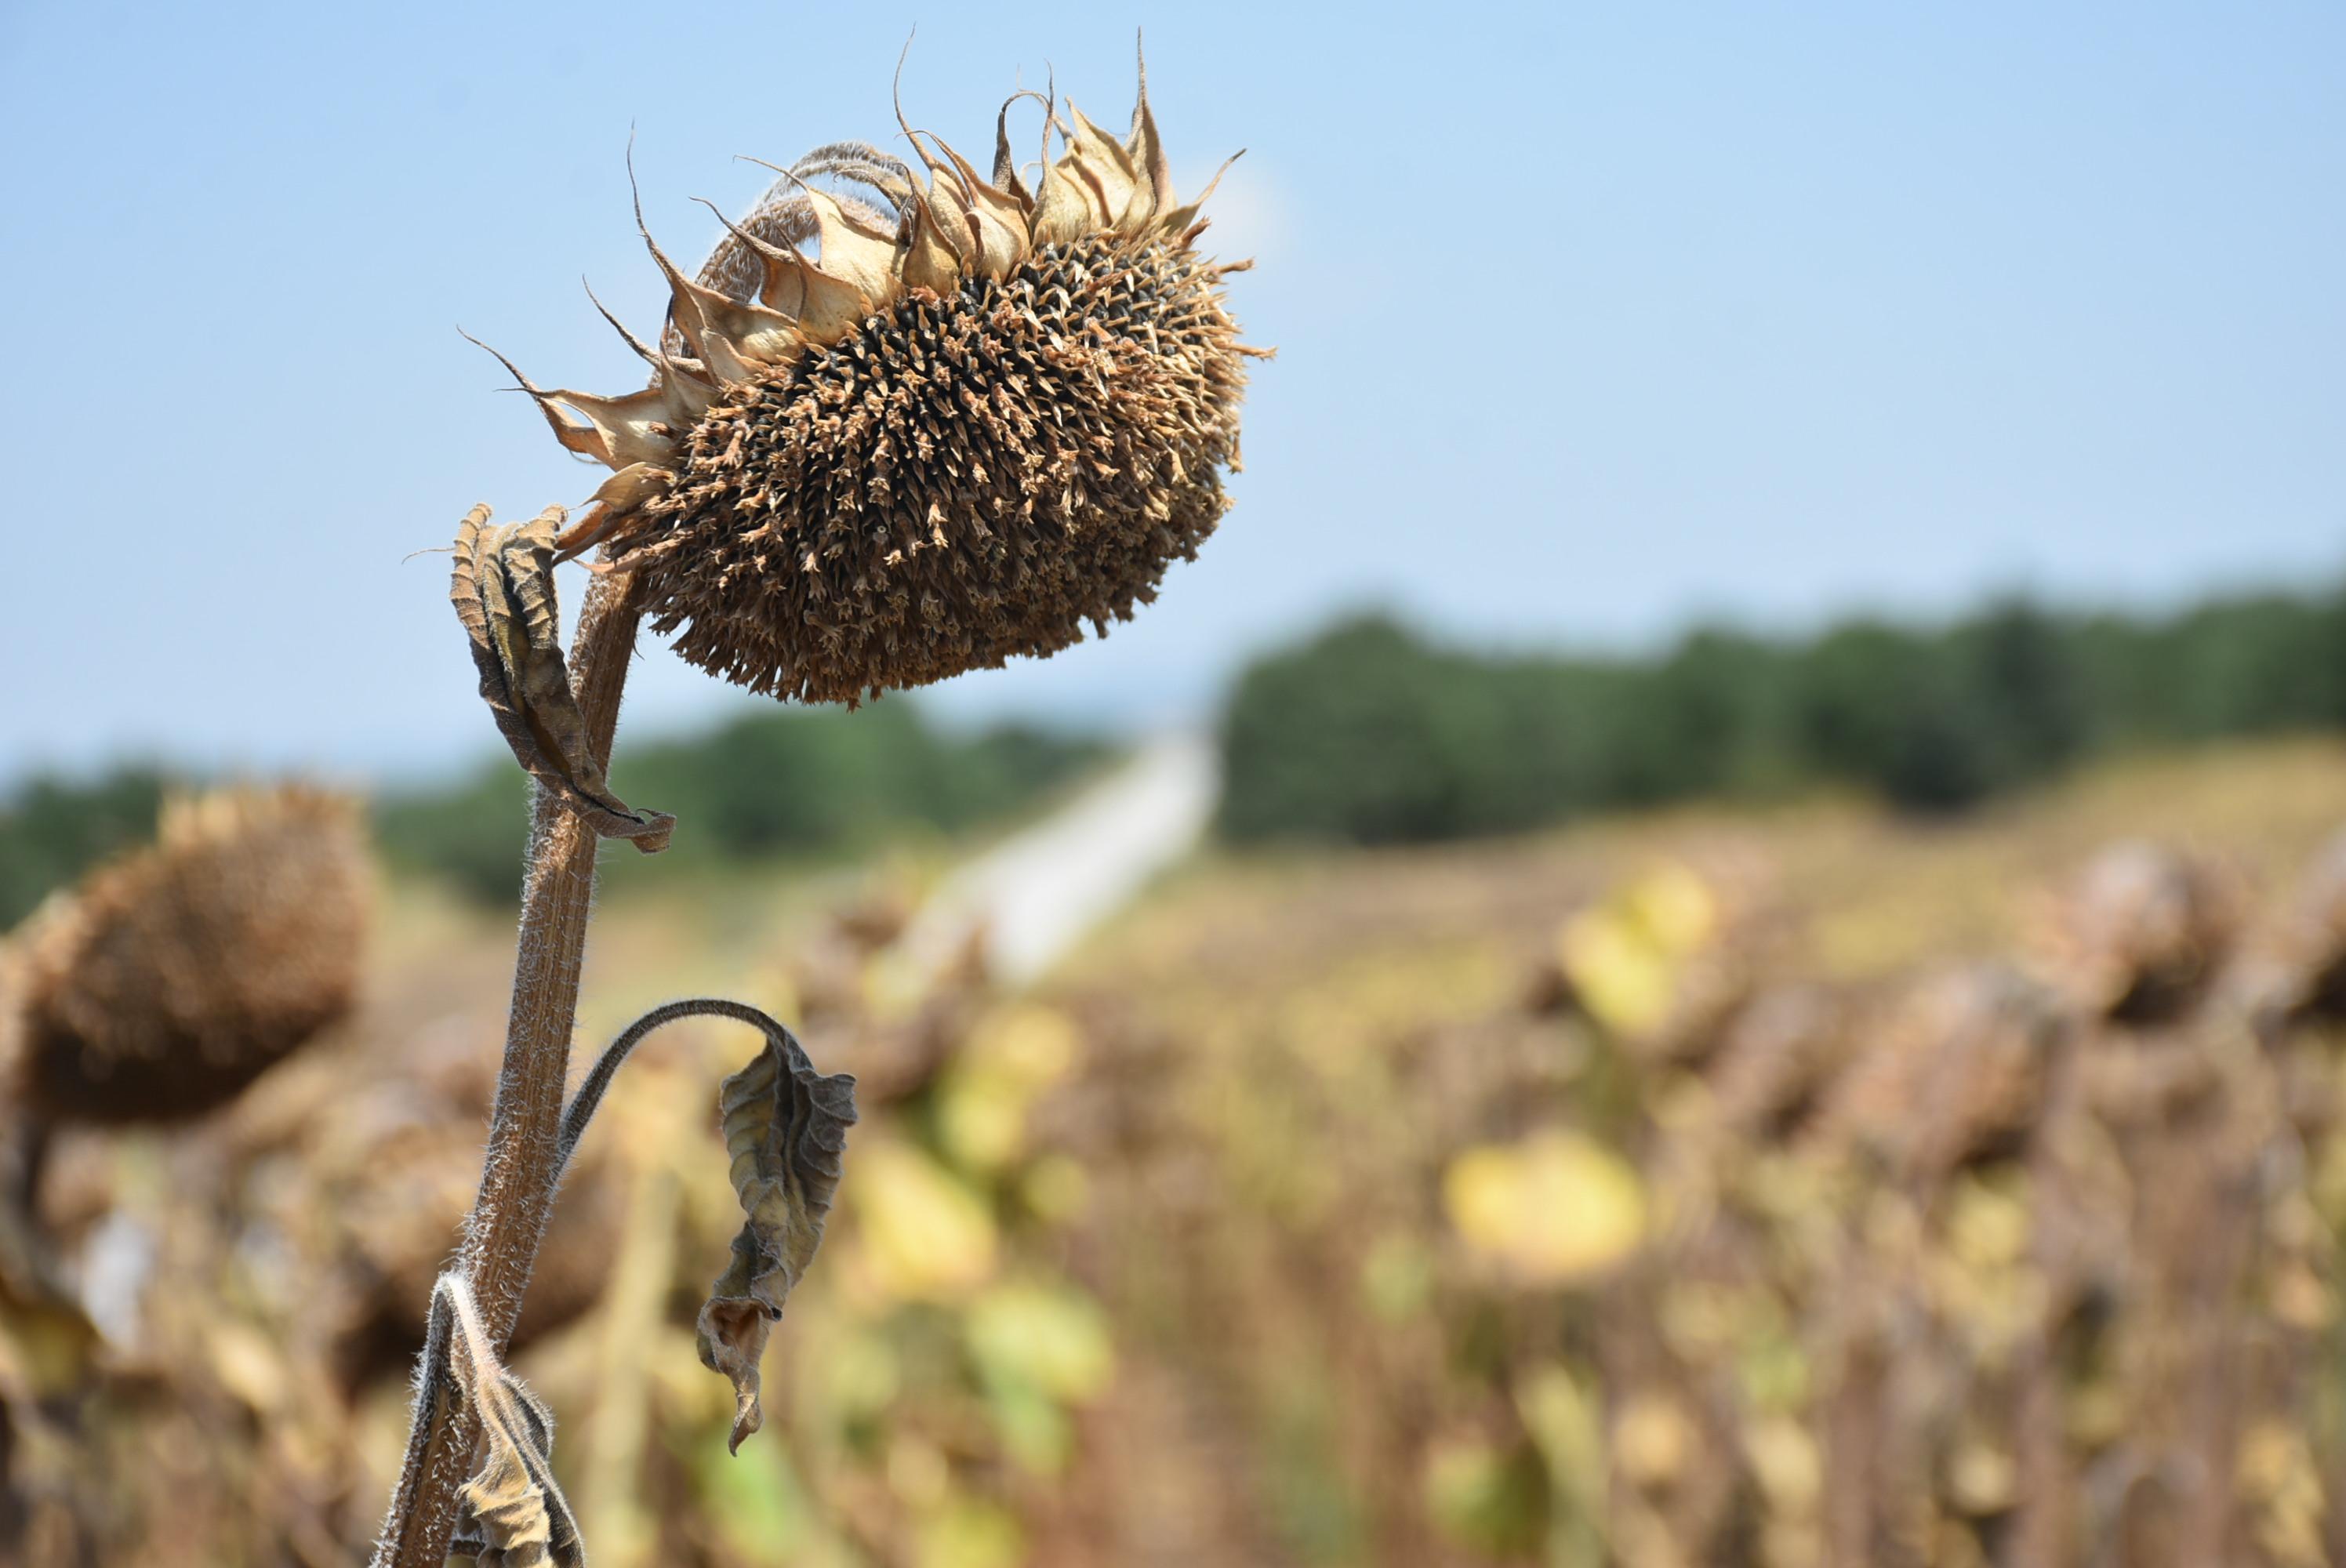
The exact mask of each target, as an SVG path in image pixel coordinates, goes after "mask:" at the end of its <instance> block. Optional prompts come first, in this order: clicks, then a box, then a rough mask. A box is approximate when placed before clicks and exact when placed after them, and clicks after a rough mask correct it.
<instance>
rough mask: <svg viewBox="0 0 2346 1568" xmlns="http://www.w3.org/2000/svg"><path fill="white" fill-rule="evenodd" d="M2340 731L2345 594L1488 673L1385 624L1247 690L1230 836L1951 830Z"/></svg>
mask: <svg viewBox="0 0 2346 1568" xmlns="http://www.w3.org/2000/svg"><path fill="white" fill-rule="evenodd" d="M2341 727H2346V591H2340V590H2332V591H2329V592H2326V593H2322V594H2320V595H2306V596H2291V595H2283V594H2265V595H2257V596H2239V597H2233V598H2227V599H2221V600H2216V601H2211V602H2209V603H2207V604H2205V605H2202V606H2198V607H2197V608H2194V609H2191V610H2188V611H2187V612H2184V613H2180V614H2176V615H2171V616H2134V615H2121V614H2108V613H2101V614H2092V613H2078V612H2064V611H2056V610H2053V609H2049V608H2046V607H2045V606H2042V605H2039V604H2036V603H2034V602H2031V601H2029V600H2027V599H2025V598H2008V599H2004V600H2001V601H1999V602H1997V603H1994V604H1993V605H1991V606H1987V607H1986V608H1984V609H1983V610H1981V611H1980V612H1979V613H1977V614H1974V615H1972V616H1966V617H1964V618H1963V619H1960V620H1956V621H1953V622H1952V623H1949V624H1944V625H1939V626H1912V625H1901V624H1894V623H1892V622H1888V621H1884V620H1881V619H1873V618H1863V619H1854V620H1850V621H1846V622H1843V623H1841V624H1839V625H1837V626H1832V627H1831V628H1830V629H1828V630H1826V631H1824V632H1822V633H1821V634H1819V635H1816V636H1808V637H1767V636H1754V635H1750V634H1749V633H1745V632H1739V631H1737V630H1733V629H1729V628H1726V627H1720V626H1708V627H1704V628H1702V629H1698V630H1697V631H1695V632H1693V633H1691V634H1690V635H1688V636H1685V637H1684V638H1682V639H1681V640H1679V641H1678V643H1677V644H1676V645H1675V646H1674V647H1671V648H1669V649H1668V651H1667V652H1665V653H1663V654H1662V655H1660V656H1658V657H1651V658H1591V657H1566V656H1560V655H1536V656H1525V655H1493V654H1481V653H1475V652H1471V651H1466V650H1463V649H1460V648H1457V647H1449V646H1445V645H1443V644H1441V643H1439V642H1436V641H1433V640H1432V639H1429V638H1427V637H1426V636H1423V635H1421V634H1419V633H1417V632H1415V631H1413V630H1412V629H1410V628H1409V627H1407V626H1403V625H1402V624H1401V623H1399V622H1397V621H1395V620H1393V619H1392V618H1390V617H1388V616H1360V617H1356V618H1352V619H1350V620H1347V621H1344V622H1342V623H1341V624H1339V625H1337V626H1333V627H1331V629H1329V630H1327V631H1326V632H1324V633H1322V634H1321V635H1320V636H1316V637H1314V638H1313V639H1311V641H1309V642H1307V643H1305V644H1303V645H1301V646H1300V647H1291V648H1289V649H1285V650H1282V651H1280V652H1278V653H1275V654H1272V655H1270V656H1269V657H1264V658H1262V659H1260V660H1258V661H1257V662H1256V663H1254V664H1253V665H1252V666H1250V667H1249V668H1248V669H1246V670H1245V672H1244V673H1243V674H1242V675H1241V677H1239V681H1238V683H1237V685H1236V687H1235V689H1234V691H1233V693H1232V695H1231V697H1230V699H1229V705H1228V708H1226V710H1225V714H1224V720H1223V726H1222V734H1223V740H1224V744H1225V754H1226V763H1227V768H1228V776H1227V778H1228V782H1227V789H1226V792H1225V795H1224V799H1223V804H1222V811H1221V823H1222V828H1223V830H1224V832H1225V833H1226V835H1227V836H1229V837H1230V838H1232V839H1236V840H1263V839H1279V838H1297V839H1315V840H1335V841H1341V842H1351V843H1361V844H1380V843H1404V842H1413V841H1424V840H1441V839H1452V838H1461V837H1467V836H1471V835H1476V834H1487V833H1505V832H1513V831H1518V830H1525V829H1530V828H1535V827H1540V826H1544V825H1546V824H1550V823H1555V822H1558V821H1561V820H1566V819H1568V818H1571V817H1574V816H1576V815H1580V814H1583V813H1586V812H1591V811H1601V810H1611V809H1627V808H1636V807H1640V806H1649V805H1655V804H1658V803H1662V802H1668V801H1676V800H1685V799H1695V798H1705V797H1708V798H1723V799H1770V798H1780V797H1783V796H1786V795H1789V794H1793V793H1797V792H1799V791H1800V790H1803V789H1814V788H1817V787H1820V786H1841V787H1854V788H1858V789H1865V790H1869V791H1872V792H1873V793H1875V794H1877V795H1879V796H1880V797H1881V798H1882V799H1885V800H1887V801H1889V802H1891V803H1892V804H1893V805H1895V806H1897V807H1899V808H1902V809H1906V810H1910V811H1914V812H1924V813H1930V812H1952V811H1959V810H1962V809H1965V808H1967V807H1970V806H1973V805H1974V804H1976V803H1978V802H1980V801H1982V800H1985V799H1990V798H1992V797H1994V796H1995V795H1997V794H2000V793H2002V792H2004V791H2006V790H2010V789H2016V788H2019V787H2022V786H2025V785H2028V784H2032V783H2035V782H2037V781H2039V780H2042V779H2049V778H2052V777H2054V776H2055V775H2057V774H2059V773H2060V772H2061V771H2063V770H2064V769H2067V768H2069V767H2071V766H2073V765H2075V764H2076V763H2077V762H2078V761H2079V760H2081V759H2086V758H2088V757H2096V756H2102V755H2106V754H2110V753H2114V752H2121V751H2126V750H2129V749H2143V748H2160V747H2171V746H2181V745H2189V744H2194V743H2198V742H2203V741H2209V740H2216V739H2220V738H2226V737H2232V736H2250V735H2271V734H2277V733H2283V732H2290V731H2321V730H2334V729H2338V728H2341Z"/></svg>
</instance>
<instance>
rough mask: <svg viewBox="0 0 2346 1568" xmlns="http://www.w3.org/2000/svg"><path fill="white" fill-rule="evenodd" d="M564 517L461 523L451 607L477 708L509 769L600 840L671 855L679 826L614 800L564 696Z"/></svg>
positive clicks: (582, 722)
mask: <svg viewBox="0 0 2346 1568" xmlns="http://www.w3.org/2000/svg"><path fill="white" fill-rule="evenodd" d="M563 516H564V514H563V511H562V508H560V507H558V506H549V507H547V508H546V510H545V511H544V512H541V513H539V514H537V515H536V516H535V517H534V518H532V519H531V520H530V521H529V522H527V523H523V524H513V523H497V524H492V523H491V522H490V521H489V509H488V508H487V507H486V506H475V507H474V508H473V509H472V510H471V511H470V512H468V513H466V514H464V522H462V523H461V524H457V528H456V565H455V569H454V572H453V573H452V574H451V575H450V578H449V584H448V597H449V601H450V602H451V603H452V604H454V606H455V607H456V618H457V619H458V620H459V621H461V622H463V623H464V633H465V636H467V637H468V638H469V639H470V640H471V643H472V648H473V663H474V667H476V668H477V669H478V670H479V671H480V676H481V697H482V700H483V701H484V702H486V703H487V704H488V705H489V711H490V712H491V713H492V714H494V715H495V718H496V721H497V729H498V731H499V733H501V734H503V735H504V736H505V744H506V745H508V746H510V747H511V748H513V754H514V759H515V760H516V761H518V762H519V763H520V764H521V765H522V767H523V768H525V769H527V770H528V772H529V774H530V776H531V777H532V778H534V779H536V780H537V781H538V783H539V784H541V785H542V786H544V787H545V788H546V789H549V790H551V791H552V792H553V793H554V794H555V795H556V797H557V798H558V799H561V800H562V802H563V803H564V804H565V805H566V806H568V807H569V808H570V809H572V810H574V811H576V812H577V813H578V814H579V815H580V816H581V817H583V818H585V819H586V821H587V822H588V823H589V824H590V825H592V826H593V828H594V830H596V831H597V833H599V834H601V835H602V836H603V837H605V838H607V839H627V840H633V841H634V843H635V846H636V848H637V849H638V850H643V851H644V852H645V853H646V854H652V853H655V852H657V851H658V850H664V849H666V848H667V847H668V835H669V833H670V832H671V831H673V830H674V829H675V827H676V819H675V818H673V817H671V816H669V815H668V814H667V813H666V812H663V811H637V810H636V809H633V808H632V807H630V806H629V805H627V802H626V801H624V800H622V799H619V798H618V797H617V795H614V794H612V793H611V789H610V786H609V784H608V783H607V782H606V781H605V779H604V777H603V764H602V761H601V759H598V758H597V756H596V755H595V748H594V747H593V746H592V745H591V744H589V742H588V740H587V738H586V717H585V716H584V715H583V714H582V713H581V712H580V711H579V708H578V701H577V698H576V696H574V695H573V693H572V691H571V689H570V667H569V665H568V663H567V662H566V660H565V659H564V657H563V654H562V616H561V612H560V609H559V607H558V606H557V604H556V598H555V589H554V562H555V556H556V553H557V545H556V536H557V535H559V534H560V532H561V528H562V523H563Z"/></svg>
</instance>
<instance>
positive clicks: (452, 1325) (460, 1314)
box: [432, 1274, 586, 1568]
mask: <svg viewBox="0 0 2346 1568" xmlns="http://www.w3.org/2000/svg"><path fill="white" fill-rule="evenodd" d="M432 1307H433V1316H434V1317H435V1318H444V1319H445V1320H446V1328H447V1330H448V1332H447V1335H446V1341H445V1342H446V1344H447V1347H448V1369H449V1371H450V1373H451V1374H452V1375H453V1376H454V1378H455V1380H456V1384H457V1387H458V1389H459V1390H462V1392H463V1394H464V1402H465V1403H466V1404H468V1405H470V1406H472V1407H473V1408H474V1410H477V1411H479V1412H480V1417H481V1429H482V1431H483V1433H484V1435H485V1437H486V1439H487V1451H486V1453H485V1454H484V1456H483V1458H482V1461H481V1468H480V1469H479V1470H478V1471H474V1474H473V1477H472V1479H471V1480H469V1481H465V1482H464V1485H463V1486H462V1487H461V1488H459V1489H458V1491H457V1493H456V1496H457V1501H458V1502H459V1504H460V1506H461V1508H462V1510H463V1512H460V1513H459V1514H458V1516H457V1520H456V1533H455V1536H454V1539H453V1540H452V1541H451V1542H450V1543H449V1550H450V1551H451V1552H452V1553H457V1554H459V1555H463V1556H469V1557H472V1558H474V1559H476V1560H477V1561H478V1562H479V1563H480V1564H481V1565H482V1568H585V1565H586V1547H585V1545H584V1544H583V1543H581V1542H580V1540H579V1537H578V1522H577V1520H576V1518H575V1517H574V1516H573V1515H572V1513H571V1512H570V1503H569V1502H568V1500H567V1499H566V1498H565V1497H564V1496H563V1495H562V1489H561V1487H559V1486H558V1485H556V1483H555V1480H554V1470H553V1461H554V1415H553V1412H552V1411H550V1410H547V1409H546V1405H545V1402H544V1401H543V1400H540V1399H539V1398H538V1397H537V1396H536V1395H535V1394H534V1393H532V1392H530V1390H528V1388H527V1387H526V1386H525V1385H524V1384H523V1383H522V1381H521V1380H520V1379H518V1378H516V1377H515V1376H514V1375H513V1374H512V1373H511V1372H508V1371H506V1370H505V1368H504V1367H503V1366H502V1365H500V1364H499V1363H498V1361H497V1359H496V1356H495V1353H494V1352H493V1351H492V1350H491V1349H490V1348H489V1347H490V1341H489V1337H488V1332H487V1329H486V1327H485V1326H484V1324H483V1323H482V1321H481V1317H480V1310H479V1308H478V1307H477V1306H476V1305H475V1304H474V1300H473V1292H472V1288H471V1287H470V1286H469V1285H468V1284H466V1283H465V1281H464V1277H463V1276H461V1275H457V1274H444V1275H442V1276H441V1277H440V1283H439V1285H438V1286H437V1287H436V1288H434V1290H433V1301H432ZM436 1327H438V1325H435V1328H436ZM433 1338H434V1339H437V1338H438V1336H437V1335H435V1336H433Z"/></svg>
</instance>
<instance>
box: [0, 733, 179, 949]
mask: <svg viewBox="0 0 2346 1568" xmlns="http://www.w3.org/2000/svg"><path fill="white" fill-rule="evenodd" d="M163 787H164V780H163V775H162V774H161V773H160V772H158V770H156V769H152V768H146V767H132V768H124V769H117V770H116V771H114V772H111V773H107V774H106V775H104V776H102V777H100V778H97V779H92V780H89V781H87V782H75V781H73V780H70V779H61V778H57V777H54V776H47V775H45V776H42V777H39V778H36V779H30V780H28V781H26V783H24V784H21V785H19V786H18V787H17V788H16V789H15V793H14V795H13V796H12V797H11V798H10V799H8V801H7V802H6V804H5V806H0V930H5V929H6V928H7V927H9V926H13V925H15V923H16V922H17V921H21V920H23V919H24V918H25V917H26V915H28V914H30V913H31V912H32V911H33V910H34V908H35V907H36V906H37V905H38V904H39V903H40V901H42V900H43V899H44V898H46V897H47V896H48V895H49V893H50V892H51V891H54V890H56V889H57V888H60V887H63V886H65V885H66V884H67V883H69V882H71V881H74V880H75V879H76V878H78V877H79V876H80V875H81V874H82V873H83V872H84V871H87V870H88V869H89V868H90V867H91V866H93V865H96V864H97V862H98V861H100V860H105V859H107V857H109V856H111V855H115V854H117V853H119V852H121V851H122V850H128V849H129V848H131V847H133V846H135V845H138V844H140V843H143V842H145V841H146V840H148V839H150V838H152V837H153V836H154V832H155V818H156V813H157V811H158V809H160V807H161V804H162V799H163Z"/></svg>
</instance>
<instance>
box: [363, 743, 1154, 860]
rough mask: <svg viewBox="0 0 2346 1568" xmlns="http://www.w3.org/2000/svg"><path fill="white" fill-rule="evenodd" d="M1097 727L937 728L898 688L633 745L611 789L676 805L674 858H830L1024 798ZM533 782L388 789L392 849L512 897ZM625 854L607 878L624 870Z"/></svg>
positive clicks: (379, 816)
mask: <svg viewBox="0 0 2346 1568" xmlns="http://www.w3.org/2000/svg"><path fill="white" fill-rule="evenodd" d="M1106 755H1107V746H1106V745H1105V744H1104V743H1102V742H1101V741H1099V740H1098V739H1096V738H1092V737H1087V736H1080V735H1070V734H1063V733H1060V732H1056V731H1052V730H1046V729H1042V728H1035V727H1032V726H1008V727H997V728H990V729H983V730H978V731H975V732H971V733H956V732H952V731H947V730H944V729H941V728H938V727H936V726H935V725H933V724H932V723H930V722H929V721H928V719H927V718H926V717H925V716H924V715H923V713H922V711H921V710H920V708H918V706H917V705H915V704H913V703H910V702H906V701H903V699H901V698H899V699H895V700H891V701H882V702H877V703H872V704H871V705H869V706H867V707H865V708H860V709H858V710H856V711H855V712H853V713H850V712H848V711H846V710H845V709H843V708H811V709H785V710H782V711H780V712H775V713H767V714H753V715H750V716H747V717H744V718H739V719H736V720H734V721H732V722H730V723H729V724H726V725H724V726H723V727H721V728H719V729H717V730H716V731H714V732H713V733H711V734H709V735H705V736H701V737H697V738H691V739H675V740H666V741H655V742H651V743H648V744H644V745H639V746H636V747H633V748H630V749H628V750H627V752H625V753H624V754H623V757H622V760H621V763H620V765H619V766H618V768H617V769H614V774H613V778H612V787H613V788H614V789H616V790H617V792H618V794H619V795H620V797H621V798H622V799H626V800H628V801H630V802H632V803H636V804H638V805H642V806H647V807H653V808H657V809H660V810H663V811H670V812H673V813H675V815H676V817H677V820H678V827H677V833H676V838H675V841H674V845H673V847H672V848H671V849H669V850H668V851H667V857H666V858H668V860H669V862H670V863H671V864H674V863H684V864H699V865H704V866H717V865H735V864H747V863H755V862H757V861H760V860H771V859H774V858H776V857H793V858H816V859H821V858H826V857H832V856H839V855H845V854H850V853H853V852H856V851H859V850H865V849H869V848H871V847H872V846H874V845H876V844H879V843H882V842H885V841H887V840H891V839H893V838H900V837H902V836H903V835H904V834H906V833H908V832H942V833H955V832H962V831H965V830H970V829H973V828H977V827H982V826H984V825H985V824H986V823H989V822H994V821H1000V820H1006V819H1008V818H1010V817H1012V816H1015V814H1017V813H1018V812H1020V811H1022V810H1025V809H1031V808H1032V807H1033V806H1034V805H1035V803H1036V802H1037V801H1039V800H1041V799H1045V798H1046V797H1047V796H1048V794H1049V793H1050V792H1051V791H1052V790H1054V789H1059V788H1062V787H1065V786H1066V784H1068V783H1069V782H1071V781H1072V780H1074V779H1076V778H1078V777H1080V776H1081V775H1082V774H1083V773H1084V772H1085V771H1086V769H1090V768H1092V767H1094V766H1095V765H1096V764H1097V763H1098V761H1099V760H1100V759H1102V758H1104V757H1105V756H1106ZM529 789H530V787H529V782H528V780H527V779H526V778H525V777H524V776H523V775H521V774H520V773H518V772H517V771H516V770H515V769H513V768H512V767H511V766H510V765H508V764H506V763H505V762H503V761H499V762H495V763H492V764H489V765H488V766H487V767H486V768H484V770H483V771H481V772H480V773H478V774H475V775H474V776H472V777H471V778H469V779H466V780H465V781H464V782H462V783H460V784H458V785H456V786H454V787H453V788H450V789H440V790H432V791H423V792H411V793H408V794H404V795H401V796H398V797H395V798H393V799H386V800H384V801H382V803H381V804H380V806H379V808H378V810H377V813H376V826H377V832H378V835H379V837H380V839H381V841H382V846H383V850H384V852H385V854H386V856H387V857H388V858H389V859H390V860H391V861H392V862H393V864H394V865H396V866H400V867H403V868H404V869H407V870H410V871H418V872H423V873H426V874H430V875H433V876H437V877H439V878H441V879H442V880H443V881H445V882H447V883H448V884H449V885H450V886H452V887H454V888H455V889H456V890H457V891H460V892H463V893H464V894H465V895H466V896H467V897H470V898H473V899H475V900H478V901H484V902H491V903H505V902H510V901H512V900H513V899H514V898H515V894H516V891H517V890H518V887H519V884H520V857H519V853H518V851H517V850H516V849H515V845H516V844H517V843H518V842H519V841H520V839H521V836H522V824H523V823H525V821H526V820H527V814H528V810H529ZM626 865H627V861H626V860H620V861H619V862H617V867H615V870H614V874H615V875H625V874H627V873H626V872H625V871H622V870H619V869H618V868H624V867H625V866H626Z"/></svg>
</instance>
